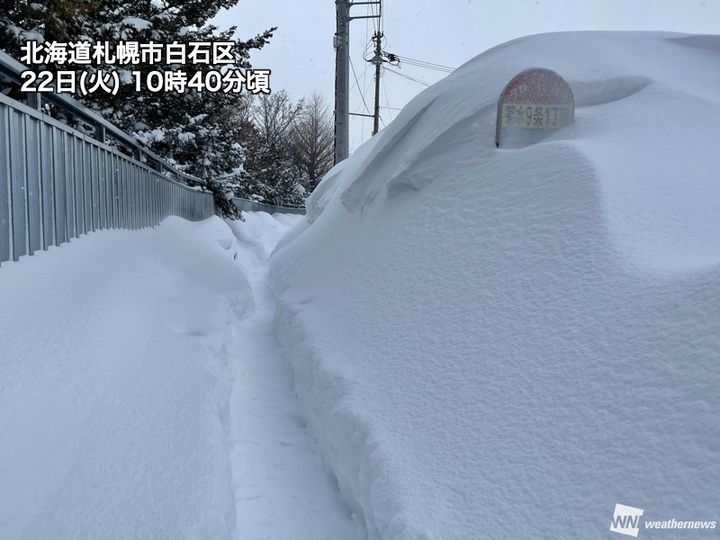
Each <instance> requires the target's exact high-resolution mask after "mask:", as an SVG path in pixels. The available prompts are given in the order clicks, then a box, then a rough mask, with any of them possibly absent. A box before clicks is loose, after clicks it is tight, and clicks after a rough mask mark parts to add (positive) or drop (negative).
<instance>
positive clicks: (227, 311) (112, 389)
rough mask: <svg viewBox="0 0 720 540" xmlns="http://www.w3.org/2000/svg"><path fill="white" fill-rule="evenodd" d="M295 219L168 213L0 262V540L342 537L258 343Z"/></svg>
mask: <svg viewBox="0 0 720 540" xmlns="http://www.w3.org/2000/svg"><path fill="white" fill-rule="evenodd" d="M296 219H297V218H291V217H283V216H281V217H279V218H274V217H271V216H269V215H267V214H258V215H252V214H251V215H248V216H247V222H246V223H237V224H235V226H234V231H231V229H230V228H229V227H228V225H227V224H226V223H223V222H222V221H221V220H219V219H217V218H213V219H210V220H207V221H205V222H202V223H190V222H187V221H184V220H181V219H178V218H170V219H168V220H166V221H165V222H164V223H163V224H162V225H160V226H159V227H157V228H155V229H146V230H142V231H135V232H131V231H103V232H99V233H92V234H88V235H85V236H83V237H82V238H80V239H77V240H73V241H72V242H71V243H69V244H68V245H64V246H62V247H60V248H53V249H51V250H50V251H48V252H44V253H39V254H38V255H36V256H33V257H27V258H23V259H21V260H20V261H19V262H17V263H9V264H5V265H3V266H2V267H0V306H1V309H0V537H2V539H3V540H6V539H7V540H21V539H22V540H25V539H27V540H30V539H32V540H70V539H72V540H96V539H99V538H103V539H107V540H116V539H117V540H124V539H130V538H137V539H143V540H145V539H171V538H172V539H176V538H177V539H179V538H183V539H187V540H194V539H198V540H200V539H213V540H223V539H226V540H245V539H255V538H274V539H275V538H276V539H292V538H297V539H303V540H304V539H312V540H315V539H323V538H332V539H333V540H335V539H338V540H344V539H347V538H352V535H351V534H349V532H348V531H350V518H349V515H348V512H347V511H346V510H345V509H344V508H343V506H342V504H341V502H340V499H339V497H338V495H337V492H336V490H335V489H334V487H333V485H332V480H331V479H330V477H329V476H328V473H327V472H326V471H325V469H324V467H323V465H322V460H321V458H320V456H319V453H318V451H317V448H316V446H315V444H314V442H313V440H312V439H311V438H310V437H309V436H308V435H307V434H306V431H305V429H304V428H303V420H302V415H301V414H300V413H299V412H298V410H297V408H296V407H297V404H296V402H295V399H294V395H293V391H292V382H291V380H292V379H291V374H290V373H291V371H290V367H289V366H288V365H287V364H286V363H285V362H284V361H282V360H281V359H280V357H279V355H278V354H277V351H276V349H275V344H274V343H275V341H274V336H273V301H272V299H271V297H270V296H269V294H268V292H267V290H266V287H265V275H266V272H267V265H268V256H269V253H270V251H271V250H272V248H273V246H274V245H275V242H276V241H277V240H278V239H279V238H280V237H281V236H282V234H283V233H284V232H285V231H286V230H288V228H289V227H290V226H291V225H292V224H293V223H294V222H295V221H296ZM233 232H234V233H235V234H233ZM236 502H237V504H236Z"/></svg>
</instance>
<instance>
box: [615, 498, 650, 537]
mask: <svg viewBox="0 0 720 540" xmlns="http://www.w3.org/2000/svg"><path fill="white" fill-rule="evenodd" d="M643 513H644V511H643V510H641V509H640V508H633V507H632V506H625V505H624V504H616V505H615V512H614V513H613V520H612V524H611V525H610V530H611V531H612V532H616V533H620V534H625V535H627V536H634V537H636V538H637V535H638V533H639V532H640V517H641V516H642V515H643Z"/></svg>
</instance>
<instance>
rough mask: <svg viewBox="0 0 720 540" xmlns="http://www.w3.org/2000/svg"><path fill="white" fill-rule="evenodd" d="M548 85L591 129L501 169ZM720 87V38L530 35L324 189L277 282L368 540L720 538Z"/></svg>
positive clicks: (410, 114)
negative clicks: (524, 91) (637, 517)
mask: <svg viewBox="0 0 720 540" xmlns="http://www.w3.org/2000/svg"><path fill="white" fill-rule="evenodd" d="M528 67H546V68H550V69H553V70H555V71H557V72H558V73H560V74H561V75H562V76H563V77H565V78H566V79H567V80H568V81H569V83H570V84H571V86H572V88H573V90H574V93H575V96H576V103H577V109H576V121H575V123H574V124H573V125H572V126H568V127H566V128H564V129H562V130H561V131H559V132H557V133H556V134H555V135H553V136H552V137H550V138H548V139H547V140H545V141H543V142H541V143H538V144H535V145H532V146H528V147H525V148H520V149H500V150H498V149H496V148H495V145H494V130H495V115H496V107H497V99H498V96H499V94H500V92H501V90H502V88H503V86H504V85H505V84H506V83H507V82H508V81H509V80H510V79H511V78H512V77H513V76H514V75H515V74H517V73H518V72H520V71H522V70H523V69H526V68H528ZM718 88H720V36H687V35H679V34H667V33H606V32H597V33H561V34H546V35H537V36H531V37H527V38H523V39H520V40H516V41H513V42H510V43H507V44H504V45H501V46H499V47H496V48H494V49H492V50H490V51H487V52H485V53H483V54H481V55H480V56H478V57H476V58H475V59H473V60H472V61H470V62H468V63H467V64H465V65H464V66H462V67H461V68H460V69H458V70H457V71H456V72H454V73H453V74H452V75H450V76H449V77H447V78H446V79H444V80H443V81H441V82H440V83H438V84H436V85H434V86H432V87H430V88H429V89H427V90H426V91H424V92H423V93H422V94H420V95H419V96H418V97H417V98H415V99H414V100H413V101H412V102H411V103H410V104H409V105H408V106H407V107H406V108H405V109H404V110H403V111H402V112H401V114H400V115H399V116H398V118H397V120H396V121H394V122H393V123H392V124H391V125H389V126H388V127H387V128H386V129H385V130H383V131H382V132H381V133H380V134H379V135H377V136H376V137H374V138H373V139H372V140H371V141H370V142H369V143H367V144H366V145H364V146H363V147H361V148H360V149H359V150H358V151H357V152H356V153H355V154H354V155H353V156H351V157H350V159H348V160H347V161H346V162H344V163H342V164H340V165H339V166H337V167H336V168H335V169H333V170H332V171H331V172H330V173H329V174H328V175H327V177H326V178H325V179H324V180H323V182H322V183H321V184H320V186H319V187H318V189H317V190H316V191H315V192H314V193H313V195H312V196H311V199H310V200H309V202H308V216H307V219H306V220H305V221H304V222H303V223H302V224H300V225H298V226H297V227H296V228H295V229H294V230H293V231H292V232H291V233H290V234H289V235H288V236H287V237H285V239H284V240H283V241H282V242H281V246H280V247H279V248H278V250H277V251H276V253H275V255H274V257H273V259H272V267H271V283H272V286H273V289H274V294H275V295H276V297H277V300H278V311H277V314H276V321H277V324H278V333H279V338H280V340H281V342H282V343H283V350H284V354H285V355H286V357H287V358H288V359H289V360H290V361H291V362H292V365H293V368H294V382H295V388H296V391H297V393H298V396H299V398H300V400H301V402H302V404H303V406H304V408H305V411H306V414H307V419H308V422H309V425H310V428H311V429H312V431H313V433H314V434H315V436H316V438H317V440H318V443H319V445H320V447H321V449H322V451H323V453H324V455H325V459H326V462H327V463H328V465H329V466H330V468H331V469H332V470H333V472H334V474H335V475H336V477H337V480H338V485H339V487H340V490H341V492H342V494H343V496H344V498H345V500H346V502H347V504H348V505H349V506H350V508H351V509H352V511H353V512H354V513H355V514H356V516H357V519H358V520H359V521H360V522H361V523H364V526H365V528H366V534H367V537H368V538H371V539H378V538H382V539H393V540H403V539H426V540H429V539H443V540H448V539H467V538H493V539H494V538H568V539H569V538H584V539H591V538H607V537H608V536H614V534H613V533H611V532H610V531H609V527H610V524H611V519H612V513H613V509H614V506H615V504H616V503H621V504H625V505H630V506H634V507H638V508H642V509H644V512H645V513H644V518H647V519H650V520H653V519H657V520H663V519H666V520H669V519H673V518H675V519H678V520H680V519H683V520H696V519H697V520H718V521H719V523H720V489H718V486H720V422H718V418H720V392H719V391H718V388H719V387H720V288H718V283H719V282H720V281H719V280H720V234H718V231H720V168H718V166H717V162H716V155H717V144H718V140H720V122H719V121H718V120H720V93H719V92H718ZM647 534H649V533H648V532H646V531H641V532H640V535H641V536H643V535H647ZM666 536H667V537H673V538H695V537H699V536H702V533H700V532H698V531H684V530H675V531H672V532H670V531H668V535H666ZM658 537H659V536H658ZM664 537H665V536H664Z"/></svg>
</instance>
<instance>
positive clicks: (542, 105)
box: [495, 68, 575, 148]
mask: <svg viewBox="0 0 720 540" xmlns="http://www.w3.org/2000/svg"><path fill="white" fill-rule="evenodd" d="M574 120H575V97H574V96H573V93H572V90H571V89H570V85H569V84H568V83H567V82H566V81H565V79H563V78H562V77H561V76H560V75H558V74H557V73H555V72H554V71H552V70H549V69H544V68H532V69H527V70H525V71H523V72H521V73H519V74H518V75H516V76H515V77H513V79H512V80H511V81H510V82H509V83H508V84H507V85H506V86H505V89H504V90H503V91H502V94H500V99H499V100H498V110H497V125H496V129H495V145H496V146H497V147H498V148H499V147H508V148H513V147H515V148H517V147H520V146H527V145H528V144H533V143H536V142H538V141H540V140H542V139H543V138H544V137H546V136H547V135H548V134H549V133H552V132H554V131H557V130H558V129H560V128H561V127H563V126H567V125H568V124H572V123H573V122H574Z"/></svg>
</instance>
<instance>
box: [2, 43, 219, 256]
mask: <svg viewBox="0 0 720 540" xmlns="http://www.w3.org/2000/svg"><path fill="white" fill-rule="evenodd" d="M25 70H26V68H25V66H23V65H22V64H20V63H19V62H17V61H16V60H14V59H12V58H11V57H9V56H8V55H7V54H5V53H3V52H1V51H0V75H2V76H4V77H5V78H7V79H9V80H10V81H12V82H15V83H17V82H19V80H20V73H22V72H23V71H25ZM40 96H41V95H40V94H28V95H27V104H24V103H21V102H20V101H17V100H15V99H12V98H10V97H8V96H6V95H4V94H2V93H0V263H1V262H3V261H8V260H15V261H17V260H18V259H19V257H21V256H23V255H32V254H33V253H34V252H35V251H38V250H42V249H47V248H48V246H51V245H56V246H57V245H60V244H62V243H64V242H67V241H68V240H70V239H71V238H75V237H78V236H79V235H81V234H83V233H87V232H89V231H94V230H98V229H112V228H121V229H139V228H143V227H150V226H154V225H157V224H158V223H160V221H162V220H163V219H165V218H166V217H168V216H170V215H176V216H180V217H183V218H185V219H189V220H202V219H206V218H208V217H210V216H212V215H214V214H215V203H214V200H213V196H212V194H211V193H209V192H207V191H202V190H198V189H193V188H191V187H189V186H187V185H185V182H189V183H192V184H195V185H202V184H204V182H203V181H202V180H201V179H199V178H196V177H193V176H190V175H187V174H185V173H183V172H181V171H178V170H177V169H175V168H174V167H173V166H172V165H171V164H169V163H167V162H166V161H165V160H163V159H162V158H160V157H158V156H157V155H155V154H153V153H152V152H150V151H149V150H147V149H145V148H143V147H142V146H141V145H140V144H139V143H138V142H137V141H135V139H134V138H133V137H132V136H131V135H128V134H127V133H125V132H123V131H122V130H120V129H119V128H118V127H116V126H114V125H113V124H111V123H110V122H108V121H107V120H105V119H103V118H101V117H100V116H99V115H97V114H95V113H94V112H92V111H90V110H89V109H87V108H86V107H84V106H83V105H81V104H80V103H78V102H77V101H75V100H74V99H72V98H70V97H67V96H64V95H60V94H51V93H43V94H42V98H41V97H40ZM41 99H42V101H47V102H50V103H51V104H52V105H53V106H56V107H59V108H60V109H62V110H63V111H65V112H67V113H69V114H70V115H72V116H74V117H76V118H78V119H80V120H81V121H82V122H84V123H86V124H89V125H90V126H92V127H93V128H94V136H89V135H87V134H85V133H82V132H81V131H78V130H76V129H73V128H71V127H70V126H68V125H66V124H64V123H62V122H60V121H58V120H56V119H55V118H52V117H51V116H50V115H49V114H47V113H46V111H45V108H44V107H43V106H42V104H41ZM108 139H114V140H115V141H117V142H119V144H120V146H117V145H116V146H111V145H108V144H106V142H107V141H108ZM119 148H125V149H129V150H130V153H131V154H132V156H130V155H125V154H124V153H122V152H121V151H120V150H119Z"/></svg>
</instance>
